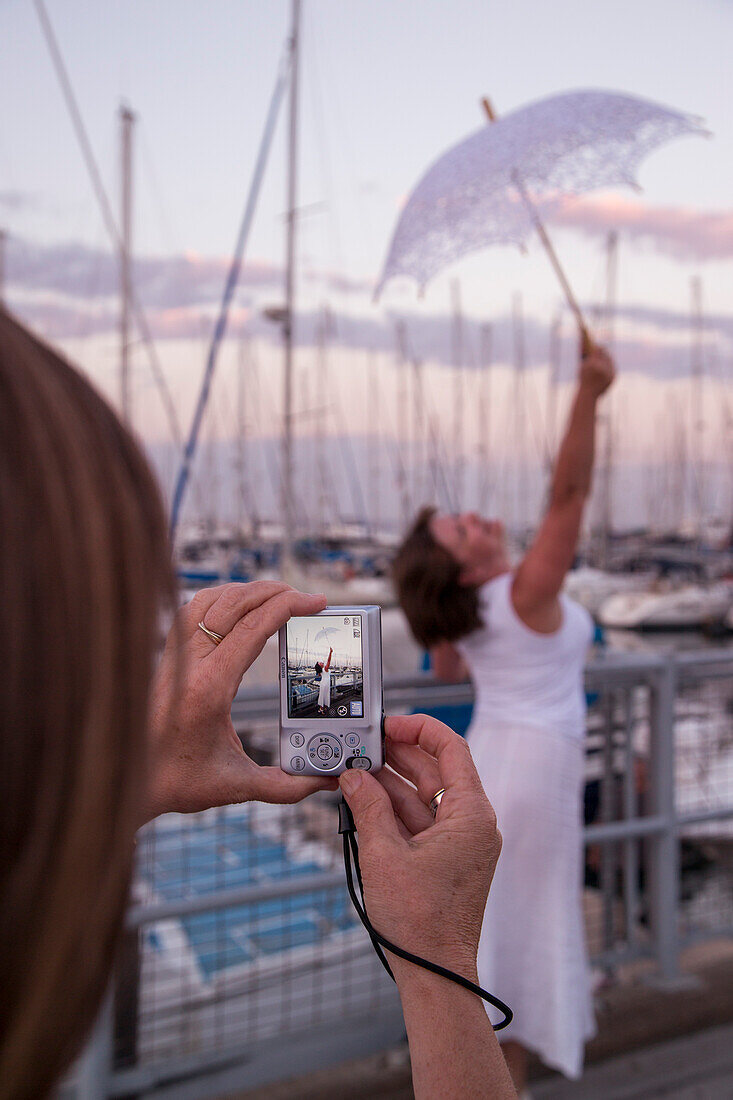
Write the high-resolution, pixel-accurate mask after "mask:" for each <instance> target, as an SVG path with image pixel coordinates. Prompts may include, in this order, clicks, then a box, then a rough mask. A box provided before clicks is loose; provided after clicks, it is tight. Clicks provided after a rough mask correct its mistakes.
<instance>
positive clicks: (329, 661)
mask: <svg viewBox="0 0 733 1100" xmlns="http://www.w3.org/2000/svg"><path fill="white" fill-rule="evenodd" d="M332 656H333V648H331V649H329V651H328V660H327V661H326V664H325V667H324V670H323V671H324V672H328V670H329V669H330V667H331V657H332Z"/></svg>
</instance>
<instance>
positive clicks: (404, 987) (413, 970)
mask: <svg viewBox="0 0 733 1100" xmlns="http://www.w3.org/2000/svg"><path fill="white" fill-rule="evenodd" d="M406 950H410V948H409V947H407V948H406ZM415 954H420V955H421V956H422V954H423V953H422V952H417V951H415ZM423 957H424V958H425V960H426V962H432V963H437V965H438V966H442V967H444V969H446V970H451V971H452V972H453V973H454V974H458V975H459V976H460V977H461V978H466V980H467V981H469V982H473V983H474V984H475V985H478V972H477V969H476V956H475V954H474V955H473V956H471V955H470V954H466V953H463V952H455V953H447V954H446V953H444V952H432V953H425V954H424V956H423ZM387 960H388V962H389V965H390V967H391V968H392V973H393V974H394V978H395V982H396V983H397V988H398V989H399V991H400V995H401V996H402V995H403V993H407V994H413V993H417V994H421V993H424V992H427V991H432V990H435V989H444V988H445V987H446V986H450V985H453V987H454V988H456V989H457V988H459V986H458V985H457V984H456V983H452V982H450V980H449V979H448V978H444V977H443V976H442V975H440V974H434V973H433V972H432V971H431V970H426V969H425V968H424V967H422V966H418V965H417V963H412V962H408V961H407V960H406V959H400V958H398V957H397V956H396V955H392V954H391V953H390V952H387Z"/></svg>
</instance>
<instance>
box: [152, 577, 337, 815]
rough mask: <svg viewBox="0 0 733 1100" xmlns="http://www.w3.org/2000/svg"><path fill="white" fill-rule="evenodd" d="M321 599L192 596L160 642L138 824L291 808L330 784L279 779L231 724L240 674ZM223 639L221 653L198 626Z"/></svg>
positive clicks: (263, 585)
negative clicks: (245, 805)
mask: <svg viewBox="0 0 733 1100" xmlns="http://www.w3.org/2000/svg"><path fill="white" fill-rule="evenodd" d="M325 606H326V597H325V596H310V595H306V594H305V593H303V592H297V591H296V590H295V589H294V588H291V587H290V586H289V585H287V584H283V583H281V582H277V581H254V582H252V583H251V584H225V585H221V586H220V587H218V588H207V589H204V590H203V591H201V592H197V593H196V595H195V596H194V597H193V599H192V600H191V602H190V603H188V604H186V605H185V606H184V607H182V608H181V610H180V612H179V613H178V616H177V618H176V621H175V623H174V624H173V628H172V629H171V632H170V634H169V635H168V640H167V642H166V646H165V650H164V653H163V657H162V659H161V662H160V666H159V669H158V673H157V676H156V679H155V685H154V688H153V696H152V701H151V722H150V725H151V738H150V740H151V777H150V780H151V781H150V795H149V799H148V805H147V807H146V820H149V819H150V818H151V817H154V816H156V815H157V814H160V813H165V812H167V811H171V810H177V811H180V812H183V813H190V812H194V811H196V810H205V809H208V808H209V807H210V806H224V805H227V804H229V803H232V802H246V801H249V800H252V799H254V800H257V801H259V802H298V801H299V800H300V799H301V798H305V796H306V795H308V794H312V793H313V792H314V791H317V790H323V789H334V788H335V787H336V781H335V780H333V779H330V780H328V779H310V778H305V777H302V776H294V775H286V774H285V772H283V771H281V770H280V768H276V767H260V766H259V765H258V764H255V763H254V761H253V760H251V759H250V758H249V757H248V756H247V754H246V753H245V751H244V749H243V748H242V744H241V742H240V740H239V738H238V737H237V734H236V732H235V730H234V726H233V725H232V719H231V708H232V702H233V700H234V696H235V695H236V693H237V689H238V688H239V684H240V682H241V680H242V677H243V675H244V673H245V672H246V671H247V669H248V668H249V667H250V665H251V664H252V663H253V662H254V660H255V658H256V657H258V656H259V654H260V653H261V652H262V649H263V648H264V645H265V642H266V641H267V639H268V638H269V637H270V636H271V635H272V634H275V633H276V631H277V630H278V629H279V628H280V627H281V626H282V625H283V624H284V623H286V622H287V621H288V619H289V618H290V617H291V616H292V615H315V614H316V613H317V612H319V611H322V610H323V609H324V607H325ZM200 622H203V623H204V624H205V625H206V627H207V629H208V630H210V631H212V632H214V633H216V634H219V635H221V636H222V639H223V640H222V641H221V643H220V644H218V645H217V644H216V642H215V641H214V640H213V639H211V638H210V637H208V636H207V635H206V634H205V633H204V632H203V630H199V627H198V624H199V623H200Z"/></svg>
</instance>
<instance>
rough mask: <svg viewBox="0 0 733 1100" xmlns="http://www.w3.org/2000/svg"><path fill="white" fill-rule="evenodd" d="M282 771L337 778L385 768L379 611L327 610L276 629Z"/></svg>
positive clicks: (298, 618) (374, 609)
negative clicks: (353, 770)
mask: <svg viewBox="0 0 733 1100" xmlns="http://www.w3.org/2000/svg"><path fill="white" fill-rule="evenodd" d="M279 640H280V767H281V768H282V770H283V771H285V772H289V773H290V774H291V775H329V776H330V775H340V774H341V772H343V771H345V770H346V769H347V768H363V769H364V770H366V771H373V772H375V771H379V769H380V768H381V767H382V766H383V765H384V730H383V718H384V693H383V689H382V612H381V608H380V607H377V606H375V605H372V606H366V607H327V608H326V609H325V611H321V612H320V614H318V615H303V616H298V617H297V618H293V619H290V621H289V622H288V623H286V625H285V626H283V627H282V628H281V630H280V636H279Z"/></svg>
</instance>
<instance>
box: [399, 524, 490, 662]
mask: <svg viewBox="0 0 733 1100" xmlns="http://www.w3.org/2000/svg"><path fill="white" fill-rule="evenodd" d="M434 515H435V509H434V508H423V509H422V510H421V511H420V512H419V513H418V516H417V518H416V519H415V522H414V523H413V525H412V527H411V528H410V530H409V531H408V533H407V536H406V537H405V539H404V541H403V543H402V545H401V546H400V548H399V550H398V551H397V554H396V556H395V559H394V561H393V563H392V579H393V581H394V585H395V588H396V590H397V598H398V600H399V601H400V605H401V607H402V610H403V611H404V613H405V616H406V617H407V621H408V623H409V624H410V629H411V630H412V633H413V634H414V636H415V638H416V639H417V641H418V642H419V643H420V645H422V646H424V647H425V649H429V648H430V647H431V646H433V645H436V644H437V643H438V642H454V641H456V640H457V639H458V638H463V637H464V636H465V635H466V634H470V633H471V632H472V631H474V630H478V628H479V627H480V626H481V625H482V622H481V616H480V615H479V601H478V589H477V588H476V587H475V586H474V585H465V584H461V583H460V581H459V577H460V573H461V567H460V565H459V564H458V562H457V561H456V560H455V558H454V557H453V556H452V555H451V554H449V552H448V551H447V550H446V549H445V548H444V547H442V546H440V545H439V544H438V543H437V542H436V541H435V539H434V538H433V536H432V533H431V531H430V520H431V519H432V518H433V516H434Z"/></svg>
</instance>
